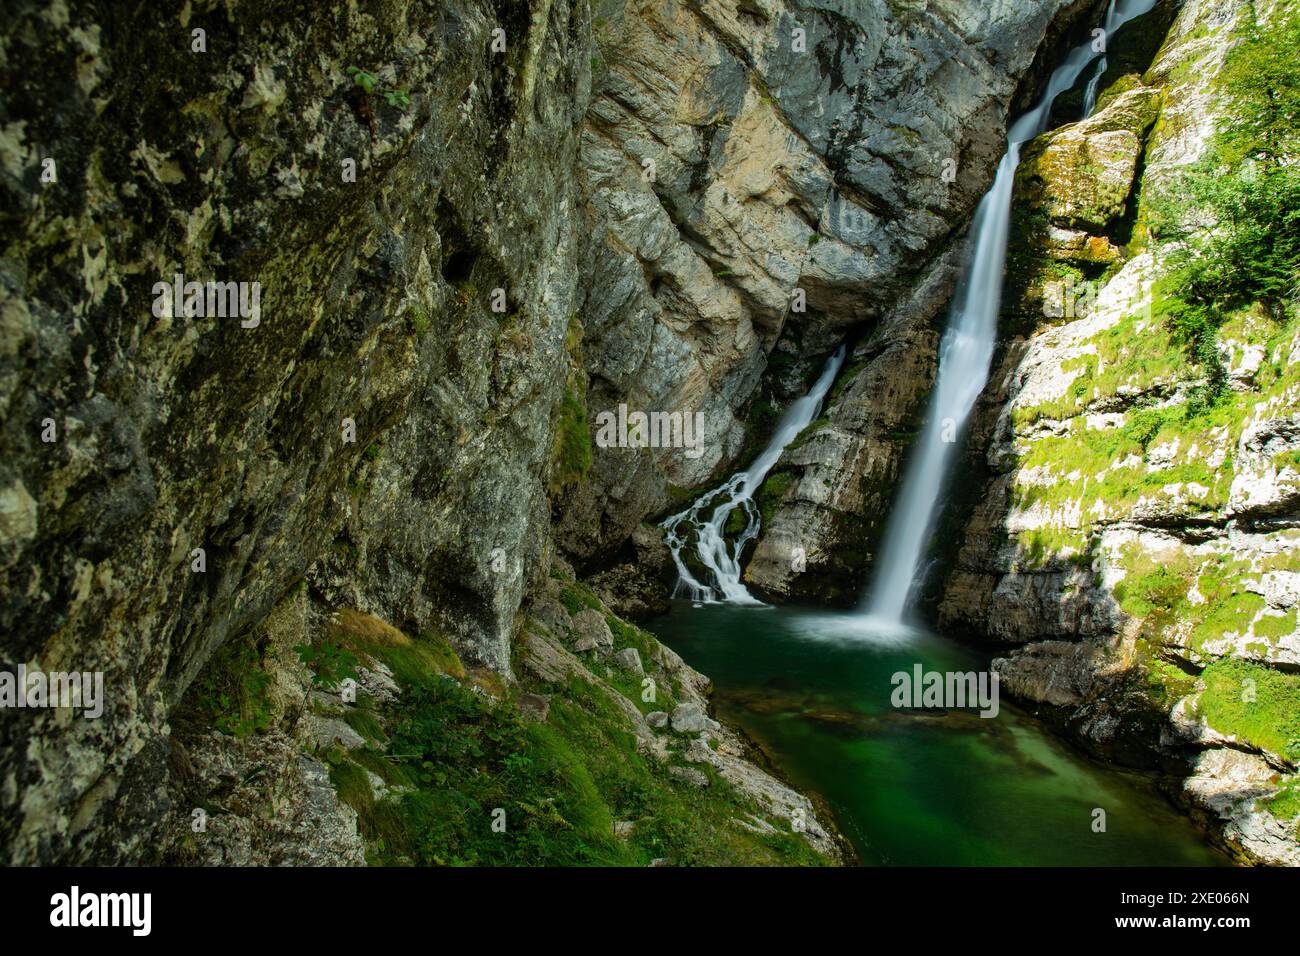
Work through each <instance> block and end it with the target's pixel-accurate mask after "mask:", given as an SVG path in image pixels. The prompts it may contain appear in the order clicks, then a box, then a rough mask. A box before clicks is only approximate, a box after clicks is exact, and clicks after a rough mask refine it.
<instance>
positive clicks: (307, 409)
mask: <svg viewBox="0 0 1300 956" xmlns="http://www.w3.org/2000/svg"><path fill="white" fill-rule="evenodd" d="M186 11H187V16H188V19H184V18H182V17H181V16H180V15H173V14H168V15H167V16H166V18H164V17H163V15H162V14H161V13H159V12H157V10H156V9H155V6H154V5H148V4H146V5H143V6H141V5H123V4H114V3H103V4H93V3H75V4H63V3H57V4H53V5H48V6H47V5H44V4H36V3H30V4H20V5H19V9H18V10H17V11H16V12H15V14H14V17H15V18H14V19H13V21H12V22H11V23H9V24H7V25H6V28H5V31H4V39H3V44H4V54H3V55H4V64H5V65H4V68H3V73H4V77H3V79H4V89H5V94H4V98H3V105H2V107H0V135H2V136H3V149H0V155H3V169H2V171H0V177H2V180H0V181H2V183H3V186H2V189H0V197H2V198H0V204H2V205H0V218H2V220H3V229H4V235H5V237H6V238H5V246H4V252H3V258H0V315H2V316H3V324H2V327H3V333H2V334H3V344H2V345H0V354H3V360H2V361H0V368H2V369H3V373H2V374H0V405H2V406H3V408H4V416H3V431H2V433H0V442H3V447H4V454H3V456H2V457H0V486H2V487H3V489H4V492H3V494H4V500H5V502H6V505H5V514H6V518H5V520H4V521H3V522H2V523H0V525H2V528H3V540H2V541H0V553H2V554H3V563H2V566H0V567H2V570H0V590H2V592H3V601H0V630H2V632H3V634H4V639H3V642H4V659H5V662H6V665H8V666H12V665H14V664H16V663H18V662H27V663H29V664H37V663H39V665H40V666H42V667H44V668H46V669H62V670H74V669H75V670H91V671H103V672H104V674H105V682H106V687H107V690H106V697H107V703H106V712H105V715H104V716H103V718H102V719H100V720H98V721H82V720H74V721H67V720H65V719H63V718H65V717H66V714H63V715H57V716H56V715H55V713H54V712H50V711H45V712H36V711H31V712H26V713H25V714H24V719H22V720H9V719H6V720H5V721H4V722H3V727H0V749H3V751H4V752H5V755H6V758H5V761H4V779H3V781H2V783H0V803H2V804H3V808H2V810H0V842H3V844H4V846H5V847H6V851H7V855H8V857H9V858H10V859H12V860H14V861H23V862H32V861H38V860H40V861H49V860H54V859H65V860H66V859H80V858H83V856H84V855H86V854H88V853H89V852H90V847H91V846H92V845H93V844H94V842H95V841H96V840H97V839H98V838H99V837H100V836H101V834H100V832H99V822H100V820H101V818H102V814H103V812H104V808H105V807H108V806H109V805H111V804H112V803H113V801H114V795H115V794H116V793H117V792H118V789H119V786H120V781H121V779H122V774H123V771H124V769H125V768H127V766H128V765H129V764H130V763H131V762H132V760H133V758H136V756H137V755H139V754H143V756H141V757H140V759H139V760H138V761H137V766H138V767H139V768H140V771H141V773H142V774H144V776H145V778H146V779H149V778H153V779H156V776H155V775H156V773H157V771H158V763H159V760H160V759H161V757H160V756H159V751H158V748H159V747H161V746H162V742H163V741H164V740H165V738H164V737H163V735H164V734H165V733H166V726H167V718H168V711H169V708H170V707H171V706H172V705H173V704H174V703H175V702H176V700H177V699H178V698H179V696H180V695H181V694H182V693H183V692H184V690H185V688H186V687H187V685H188V684H189V683H190V681H191V680H192V679H193V677H194V675H195V674H196V672H197V671H198V670H199V668H200V667H201V666H202V665H203V663H204V661H205V660H206V659H207V658H208V656H209V655H210V654H211V652H212V650H213V649H214V648H215V647H216V646H218V645H219V644H221V643H222V642H223V641H224V640H226V639H227V638H228V637H229V636H231V635H232V634H235V633H238V632H240V631H242V630H245V629H248V628H250V627H253V626H254V625H256V624H257V622H258V621H259V620H260V619H262V618H263V617H264V616H265V615H266V614H267V612H268V610H269V609H270V608H271V607H272V606H274V605H275V604H276V603H277V602H278V601H279V599H280V598H281V597H282V596H283V595H284V594H285V593H286V592H287V591H288V590H289V589H290V588H291V587H292V586H293V585H295V583H296V582H298V581H301V580H302V579H303V578H304V576H305V575H307V574H308V573H309V569H311V570H310V574H311V576H312V580H313V582H314V585H315V587H317V588H318V589H319V591H320V592H321V593H322V594H325V595H330V596H333V597H338V598H348V599H350V600H351V601H353V603H355V604H357V605H360V606H363V607H367V608H370V609H374V610H376V611H378V612H380V613H383V614H384V615H385V616H386V617H387V618H389V619H391V620H395V621H397V622H399V623H401V624H402V625H403V626H404V627H408V628H410V629H412V630H413V631H416V630H419V629H422V628H425V627H437V628H440V629H443V630H445V631H447V632H448V633H451V634H454V635H455V636H456V638H457V641H458V644H459V645H460V646H461V647H462V649H463V650H464V651H465V652H466V654H467V656H468V657H470V658H471V659H477V660H479V661H481V662H484V663H487V664H489V665H491V666H493V667H495V668H497V669H499V670H501V671H503V672H508V670H509V653H508V641H509V637H510V635H511V634H512V633H513V630H514V620H515V615H516V611H517V608H518V605H519V602H520V599H521V597H522V595H523V593H524V589H525V577H526V573H536V572H537V570H538V569H539V568H540V567H541V566H542V561H541V560H540V556H541V554H542V552H543V548H544V544H545V541H546V535H547V520H546V504H545V496H544V488H543V478H544V474H545V471H546V467H547V462H548V459H549V456H550V443H551V419H552V415H553V411H554V408H555V406H556V403H557V402H558V401H559V399H560V396H561V393H562V387H563V381H564V375H563V370H564V368H565V367H566V364H567V360H566V358H565V350H564V339H565V333H566V327H567V324H568V320H569V316H570V314H571V313H572V312H573V309H574V301H575V288H576V277H577V272H578V270H577V265H576V261H577V243H576V229H577V225H578V224H577V218H576V215H575V210H576V208H577V197H576V186H575V179H576V177H575V176H574V175H573V174H572V170H573V169H574V168H575V166H576V162H577V154H578V138H577V124H578V122H579V120H580V117H581V115H582V111H583V108H584V105H585V101H586V92H587V82H588V80H587V77H588V71H589V66H588V55H587V54H588V48H587V40H586V31H587V19H586V17H587V13H586V8H585V5H583V6H578V7H571V6H569V5H567V4H563V3H551V4H547V5H546V6H544V7H543V6H538V7H536V8H535V9H531V10H530V8H529V7H528V6H527V5H525V4H505V5H502V6H500V7H499V8H497V9H494V8H493V7H491V6H489V5H488V4H486V3H482V4H479V3H473V2H468V3H459V4H456V3H453V4H450V5H448V4H442V3H439V4H434V3H417V2H412V3H397V4H388V5H386V6H385V7H384V12H383V15H382V16H381V15H378V14H375V13H368V12H363V11H362V10H361V9H360V8H358V7H355V6H346V5H340V6H336V5H328V4H303V5H295V7H294V8H293V9H292V10H289V9H286V8H284V7H283V5H278V4H265V3H244V4H235V5H232V7H231V11H230V14H229V16H227V15H226V14H225V13H224V12H203V11H202V10H200V9H198V8H194V9H193V10H191V8H190V7H189V6H187V7H186ZM497 23H502V24H503V25H504V26H505V27H506V29H507V30H508V32H509V36H510V38H511V39H510V43H509V47H508V50H507V53H506V54H504V55H500V56H495V57H494V56H491V55H490V49H489V43H490V30H491V29H492V28H493V27H494V26H495V25H496V24H497ZM196 28H201V29H203V30H205V31H206V33H205V40H206V50H207V52H205V53H204V52H191V44H192V42H193V34H192V30H194V29H196ZM349 66H356V67H359V68H361V69H364V70H366V71H369V72H372V73H374V74H376V76H377V78H378V84H379V88H378V89H376V90H375V92H373V93H372V94H369V95H366V94H363V93H362V92H361V91H360V90H358V89H355V88H354V84H353V82H352V80H351V79H350V78H349V77H348V75H347V74H346V72H345V71H346V69H347V68H348V67H349ZM387 88H391V89H402V90H406V91H409V94H410V98H411V106H410V109H409V110H407V111H403V110H401V109H400V108H398V107H395V106H391V105H389V103H388V102H387V101H386V98H385V96H384V95H383V92H382V90H383V89H387ZM44 158H51V159H53V160H54V161H55V162H56V168H57V176H58V179H57V182H53V183H47V184H42V182H41V181H40V174H41V172H42V165H41V160H42V159H44ZM349 160H351V161H355V182H349V181H346V179H345V175H344V174H345V172H346V170H345V166H344V164H345V161H349ZM176 272H183V273H184V274H185V276H186V278H187V279H196V280H199V281H207V280H209V279H214V280H221V281H247V282H253V281H256V282H259V283H260V284H261V321H260V324H259V325H258V326H257V327H256V328H251V329H245V328H241V327H240V325H239V320H238V318H225V319H222V318H216V319H212V318H188V317H170V316H162V317H155V316H154V315H153V313H152V311H151V306H152V304H153V299H154V297H153V294H152V291H151V290H152V286H153V283H155V282H157V281H159V280H163V281H171V278H172V276H173V274H174V273H176ZM496 287H500V288H504V289H505V291H506V298H507V303H508V309H507V311H506V313H505V314H501V315H498V314H494V313H492V312H491V311H490V309H489V305H490V302H489V293H490V290H492V289H493V288H496ZM46 418H49V419H53V420H54V423H55V426H56V428H57V440H56V441H54V442H52V443H48V444H47V443H43V442H42V441H41V432H42V420H43V419H46ZM345 419H351V420H352V421H353V422H354V424H355V435H356V439H355V442H345V441H344V440H343V437H344V435H343V428H344V420H345ZM9 503H12V506H11V505H10V504H9ZM10 515H12V516H13V517H12V518H10V517H9V516H10ZM495 547H501V548H502V549H504V563H503V570H501V571H493V569H492V560H491V555H490V552H491V550H492V549H493V548H495ZM197 548H202V549H203V551H204V552H205V559H206V571H205V572H204V573H194V572H193V571H192V567H191V565H192V552H193V551H194V549H197ZM525 569H527V571H526V570H525ZM141 826H143V824H141ZM142 833H143V831H141V833H134V832H132V831H131V830H130V829H129V828H127V829H124V830H122V831H120V832H118V833H116V834H114V836H113V839H112V840H110V841H108V842H109V843H110V844H111V847H110V849H109V850H108V851H103V850H101V855H100V856H99V857H98V858H100V859H103V858H104V856H103V855H102V853H103V852H114V851H116V852H120V853H122V854H124V855H127V856H129V855H130V854H131V853H132V852H133V850H134V848H135V847H136V846H137V843H136V840H137V838H140V839H142V838H143V836H142Z"/></svg>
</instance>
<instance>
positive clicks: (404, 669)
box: [325, 582, 825, 866]
mask: <svg viewBox="0 0 1300 956" xmlns="http://www.w3.org/2000/svg"><path fill="white" fill-rule="evenodd" d="M560 600H561V602H562V603H563V604H565V605H566V606H567V607H569V609H570V610H571V611H581V610H586V609H593V610H598V611H600V612H601V613H602V614H603V615H605V619H606V621H607V622H608V623H609V624H610V626H611V630H612V631H613V633H614V635H615V648H621V647H624V646H631V647H637V648H638V650H639V652H640V653H641V654H642V655H643V657H646V658H649V657H650V656H651V655H652V654H653V653H654V652H655V649H656V647H655V645H654V643H653V641H654V639H653V638H652V637H651V636H650V635H648V634H646V633H645V632H644V631H641V630H640V629H639V628H636V627H635V626H633V625H631V624H628V623H627V622H626V621H623V620H622V619H621V618H618V617H617V616H615V615H613V614H610V613H609V612H608V610H607V609H606V608H605V607H604V605H602V604H601V603H600V601H599V600H597V599H596V598H595V596H594V595H593V594H592V593H591V591H590V589H589V588H587V587H586V586H585V585H582V584H581V583H578V582H567V583H565V584H564V586H563V588H562V590H561V592H560ZM335 638H336V639H339V640H342V641H344V642H345V643H346V644H347V645H348V647H349V648H350V649H351V650H352V651H353V652H354V653H356V654H357V655H358V656H359V657H360V658H361V659H362V661H363V663H370V664H373V662H375V661H381V662H383V663H384V664H386V665H387V666H388V667H389V668H390V669H391V671H392V672H393V674H394V677H395V678H396V679H397V681H398V683H399V685H400V687H401V695H400V697H399V698H398V700H397V701H395V702H393V703H390V704H388V705H385V706H383V707H381V708H375V707H374V705H373V704H372V703H371V702H370V699H369V698H368V697H366V696H364V695H362V696H359V698H358V704H357V705H356V708H355V709H354V710H353V711H352V712H351V713H350V714H349V715H348V722H349V723H350V724H351V725H352V726H353V728H354V729H356V730H358V732H360V733H361V734H362V735H363V736H364V737H367V738H368V740H369V745H368V746H367V747H366V748H364V749H358V750H353V751H351V752H346V753H345V752H344V751H342V750H341V749H339V748H336V749H334V750H332V751H331V752H329V753H328V754H326V755H325V756H326V759H327V760H328V762H329V763H330V766H331V771H330V775H331V779H332V780H333V782H334V785H335V788H336V790H337V791H338V793H339V795H340V797H341V798H342V799H343V800H344V801H345V802H347V803H348V805H349V806H351V807H352V808H353V809H354V810H356V811H357V814H358V819H359V826H360V828H361V831H362V835H363V836H364V838H365V840H366V845H367V852H368V859H369V861H370V862H371V863H372V864H383V865H417V866H423V865H454V866H458V865H481V866H487V865H490V866H524V865H566V864H568V865H605V866H645V865H648V864H649V863H651V862H652V861H654V860H665V861H667V862H668V863H670V864H673V865H720V866H725V865H791V864H794V865H819V864H822V863H824V862H825V861H824V860H822V859H821V857H820V856H819V855H818V854H817V853H816V852H815V851H814V850H813V849H812V848H811V847H810V846H809V845H808V843H807V842H806V841H805V840H804V839H803V838H802V837H800V836H799V835H798V834H796V833H793V832H777V833H767V834H762V833H757V832H754V831H751V830H749V829H746V828H745V827H744V826H742V825H740V824H739V823H738V821H739V820H744V819H745V818H746V815H747V814H750V813H758V812H759V808H758V807H757V806H755V805H753V804H752V802H751V801H749V800H748V799H746V798H745V797H743V796H742V795H740V794H739V793H738V792H737V791H735V790H734V789H733V788H732V787H731V786H730V785H729V784H727V783H726V781H724V780H722V779H721V778H719V777H718V776H717V774H716V773H715V772H713V770H712V768H710V767H707V766H706V765H701V766H700V767H699V769H701V770H702V771H703V772H705V773H706V774H708V776H709V778H710V785H709V787H707V788H697V787H694V786H692V785H690V784H688V783H685V782H682V781H679V780H676V779H674V778H672V777H671V776H669V775H668V773H667V767H666V766H664V765H663V764H660V763H658V762H657V761H655V760H654V759H653V758H651V757H649V756H648V755H646V754H645V753H643V752H642V751H641V750H640V749H639V748H638V746H637V739H636V736H635V734H634V733H633V732H632V729H631V726H630V724H629V722H628V718H627V716H626V714H625V712H624V710H623V709H622V707H620V706H619V705H618V704H617V701H616V698H615V697H614V696H613V694H615V693H622V694H623V696H625V697H628V699H629V700H631V701H632V702H633V703H635V704H638V705H641V700H640V691H641V682H640V679H639V678H637V679H635V680H633V679H630V678H629V679H628V680H627V681H622V682H620V681H617V680H611V681H609V682H593V681H589V680H586V679H584V678H583V677H581V676H579V675H577V674H572V675H570V676H569V677H568V678H567V679H566V680H564V681H562V682H559V683H548V682H541V681H537V680H529V679H525V682H524V683H523V684H521V685H520V686H519V687H517V688H513V689H511V690H507V689H506V688H505V687H504V686H503V685H501V684H500V682H499V681H493V680H491V679H490V675H485V674H475V673H471V672H469V671H467V669H466V668H465V667H464V666H463V665H462V664H461V662H460V660H459V659H458V658H457V657H456V655H455V653H454V652H453V651H452V649H451V647H450V645H449V644H448V643H447V642H446V641H445V640H443V639H442V638H440V637H438V636H436V635H424V636H421V637H419V638H414V639H412V638H408V637H407V636H406V635H403V634H402V633H401V632H400V631H397V630H396V629H394V628H391V627H389V626H387V625H384V624H383V622H378V621H376V620H375V619H373V618H369V617H368V616H365V615H356V614H355V612H354V614H353V617H352V618H350V619H345V620H343V621H342V624H341V627H340V628H339V630H338V631H336V633H335ZM624 683H626V684H627V686H626V687H625V686H623V684H624ZM525 691H534V692H537V693H543V694H546V695H547V696H548V697H549V700H550V706H549V712H548V714H547V717H546V720H545V722H541V723H539V722H536V721H534V720H530V719H526V718H525V716H524V715H523V714H522V713H521V710H520V708H519V706H518V703H517V701H518V698H519V695H520V694H521V693H524V692H525ZM672 700H673V691H672V688H660V689H659V695H658V697H657V701H656V703H655V706H653V707H650V708H649V709H665V708H666V709H668V710H671V709H672ZM643 709H645V708H644V707H643ZM385 728H387V729H385ZM672 761H673V762H680V758H678V757H674V758H672ZM369 774H375V775H377V777H378V778H379V779H381V780H382V781H383V791H381V792H382V793H383V796H382V797H380V796H377V795H376V793H375V789H374V787H372V783H371V779H370V776H369ZM494 820H497V821H500V822H503V823H504V830H501V829H500V822H499V823H498V827H497V829H495V830H494V828H493V822H494ZM621 820H628V821H634V827H633V828H632V832H631V833H630V834H628V835H626V836H623V837H619V836H616V835H615V833H614V823H615V822H616V821H621Z"/></svg>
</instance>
